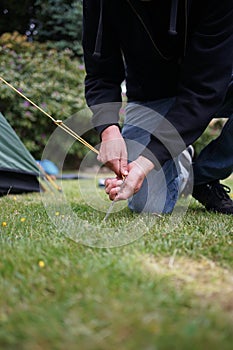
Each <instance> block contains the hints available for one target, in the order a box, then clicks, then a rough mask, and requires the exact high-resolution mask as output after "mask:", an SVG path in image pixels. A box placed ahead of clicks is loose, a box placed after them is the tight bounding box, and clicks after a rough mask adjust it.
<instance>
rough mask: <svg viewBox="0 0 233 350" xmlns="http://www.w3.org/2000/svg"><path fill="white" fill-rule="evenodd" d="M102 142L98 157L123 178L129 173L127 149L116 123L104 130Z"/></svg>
mask: <svg viewBox="0 0 233 350" xmlns="http://www.w3.org/2000/svg"><path fill="white" fill-rule="evenodd" d="M101 136H102V142H101V146H100V151H99V155H98V157H97V159H98V160H99V161H100V162H102V163H103V164H105V165H106V166H107V167H108V168H109V169H111V170H112V171H114V173H115V174H116V175H117V176H119V177H120V178H122V176H127V175H128V163H127V157H128V156H127V149H126V144H125V141H124V139H123V137H122V135H121V133H120V130H119V128H118V127H117V126H116V125H111V126H109V127H108V128H106V129H105V130H104V131H103V132H102V135H101Z"/></svg>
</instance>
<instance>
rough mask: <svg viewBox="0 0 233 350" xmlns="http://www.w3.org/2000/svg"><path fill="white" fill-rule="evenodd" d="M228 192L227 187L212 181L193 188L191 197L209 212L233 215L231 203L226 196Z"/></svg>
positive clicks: (232, 203)
mask: <svg viewBox="0 0 233 350" xmlns="http://www.w3.org/2000/svg"><path fill="white" fill-rule="evenodd" d="M230 192H231V190H230V188H229V187H228V186H225V185H222V184H220V183H219V181H213V182H210V183H207V184H203V185H198V186H194V188H193V197H194V198H195V199H197V200H198V202H200V203H201V204H203V205H204V206H205V207H206V209H207V210H209V211H214V212H218V213H222V214H233V201H232V200H231V198H230V197H229V195H228V193H230Z"/></svg>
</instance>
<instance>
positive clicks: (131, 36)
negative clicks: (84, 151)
mask: <svg viewBox="0 0 233 350" xmlns="http://www.w3.org/2000/svg"><path fill="white" fill-rule="evenodd" d="M176 32H177V33H176ZM83 49H84V60H85V66H86V73H87V74H86V79H85V93H86V100H87V104H88V105H89V106H91V107H93V111H94V117H93V121H94V125H95V126H96V128H97V130H98V131H99V132H100V133H101V132H102V130H103V129H104V128H106V126H108V125H111V124H117V123H118V118H119V116H118V107H116V108H115V109H114V108H112V109H111V110H109V112H108V113H106V111H105V112H103V109H102V108H101V106H100V107H98V108H94V106H96V105H99V104H103V103H107V102H120V101H121V83H122V81H123V80H124V79H125V80H126V86H127V97H128V100H129V101H150V100H156V99H161V98H165V97H174V96H175V97H176V100H175V102H174V104H173V106H172V108H171V109H170V110H169V112H168V113H167V115H166V119H167V120H168V121H169V122H170V123H172V125H173V126H174V127H175V129H176V130H177V131H178V133H179V134H180V135H181V137H182V139H183V140H184V142H185V144H186V145H189V144H192V143H193V142H194V141H195V140H196V139H197V138H198V137H199V136H200V135H201V134H202V132H203V131H204V129H205V128H206V126H207V125H208V123H209V122H210V120H211V118H212V117H213V115H214V113H215V112H216V111H217V109H218V107H219V106H220V105H221V103H222V101H223V99H224V96H225V94H226V91H227V86H228V84H229V81H230V77H231V73H232V62H233V0H221V1H219V0H192V1H191V0H151V1H142V0H84V1H83ZM116 106H117V104H116ZM152 133H153V131H152ZM169 133H170V131H168V130H166V127H164V128H163V127H162V126H161V128H160V130H159V132H158V131H157V133H156V136H154V135H151V141H150V143H149V145H148V149H149V150H151V151H152V152H153V154H155V155H156V157H157V158H158V160H159V161H160V162H161V164H163V163H164V162H165V161H166V160H167V159H169V158H170V157H171V155H170V151H169V146H168V147H167V140H168V139H170V140H171V147H173V146H174V145H173V144H172V143H173V142H174V140H172V135H170V134H169ZM164 144H166V147H165V145H164ZM176 150H177V153H179V152H180V151H182V147H181V148H180V147H179V146H177V147H176Z"/></svg>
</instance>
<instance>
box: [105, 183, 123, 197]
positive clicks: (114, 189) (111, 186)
mask: <svg viewBox="0 0 233 350" xmlns="http://www.w3.org/2000/svg"><path fill="white" fill-rule="evenodd" d="M122 185H123V180H120V179H119V178H115V179H106V180H105V192H106V193H107V194H108V196H109V199H111V200H115V199H116V196H117V195H118V193H119V192H120V191H121V189H122Z"/></svg>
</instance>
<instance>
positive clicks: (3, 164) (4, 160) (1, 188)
mask: <svg viewBox="0 0 233 350" xmlns="http://www.w3.org/2000/svg"><path fill="white" fill-rule="evenodd" d="M38 176H39V168H38V166H37V163H36V161H35V159H34V158H33V157H32V155H31V154H30V153H29V151H28V150H27V149H26V147H25V146H24V144H23V143H22V141H21V140H20V139H19V137H18V136H17V134H16V133H15V131H14V130H13V129H12V127H11V126H10V125H9V123H8V122H7V120H6V119H5V118H4V116H3V115H2V114H1V113H0V196H2V195H5V194H8V193H25V192H39V191H40V187H39V182H38V179H37V177H38Z"/></svg>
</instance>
